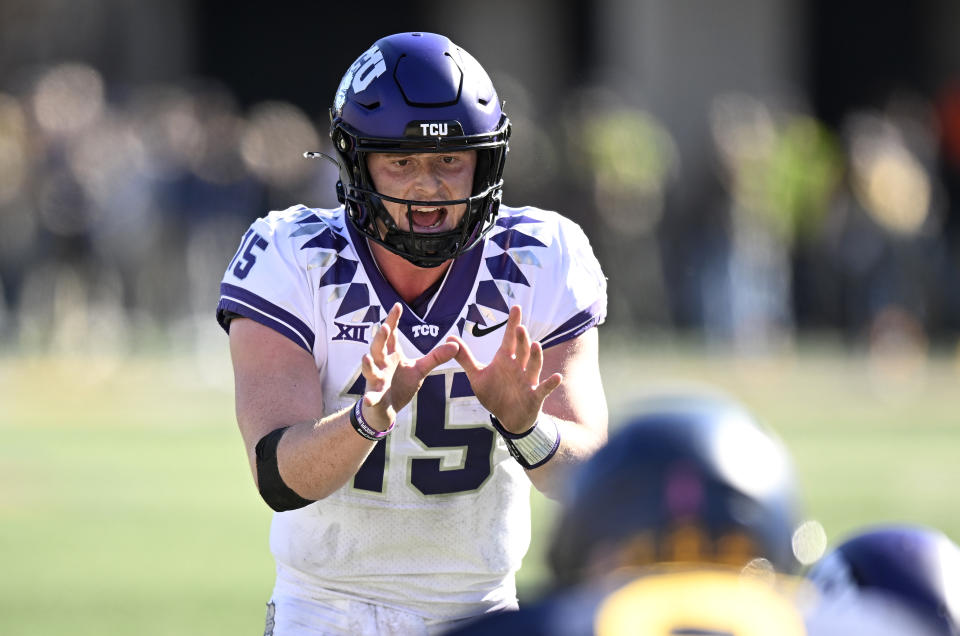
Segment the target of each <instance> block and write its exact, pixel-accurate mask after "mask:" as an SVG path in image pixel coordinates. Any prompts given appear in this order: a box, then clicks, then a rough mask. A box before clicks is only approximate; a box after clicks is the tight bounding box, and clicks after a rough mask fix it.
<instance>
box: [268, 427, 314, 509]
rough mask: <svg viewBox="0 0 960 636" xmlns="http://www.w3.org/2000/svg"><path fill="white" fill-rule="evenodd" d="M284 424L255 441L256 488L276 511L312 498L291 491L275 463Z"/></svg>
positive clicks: (308, 502) (285, 428) (303, 504)
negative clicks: (305, 497)
mask: <svg viewBox="0 0 960 636" xmlns="http://www.w3.org/2000/svg"><path fill="white" fill-rule="evenodd" d="M287 428H288V427H286V426H284V427H283V428H278V429H276V430H273V431H270V432H269V433H267V434H266V435H264V436H263V437H262V438H261V439H260V441H259V442H257V448H256V456H257V489H258V490H259V491H260V496H261V497H263V500H264V501H265V502H267V505H268V506H270V507H271V508H273V509H274V510H276V511H277V512H285V511H287V510H296V509H298V508H303V507H304V506H309V505H310V504H312V503H313V502H314V500H312V499H304V498H303V497H301V496H300V495H298V494H297V493H295V492H294V491H293V489H292V488H290V486H288V485H287V484H286V483H285V482H284V481H283V477H281V476H280V467H279V466H278V465H277V445H278V444H280V438H281V437H283V434H284V433H286V432H287Z"/></svg>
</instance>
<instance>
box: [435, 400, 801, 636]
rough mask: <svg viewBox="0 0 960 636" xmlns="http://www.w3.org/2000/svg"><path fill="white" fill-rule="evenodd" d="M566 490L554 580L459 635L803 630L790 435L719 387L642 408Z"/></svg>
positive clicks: (552, 560)
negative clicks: (789, 576) (796, 583)
mask: <svg viewBox="0 0 960 636" xmlns="http://www.w3.org/2000/svg"><path fill="white" fill-rule="evenodd" d="M627 413H628V414H627V417H626V418H625V419H624V420H623V421H622V423H621V424H620V425H618V426H616V427H615V428H614V432H613V434H612V435H611V436H610V440H609V442H608V443H607V444H606V446H605V447H603V448H602V449H601V450H600V451H599V452H598V453H597V454H595V455H594V456H593V457H592V458H591V459H590V460H589V461H588V462H586V463H585V464H584V465H583V466H582V469H581V470H578V471H577V473H576V474H575V477H574V479H573V480H572V483H571V488H570V490H569V493H568V494H567V495H566V496H565V497H564V498H563V505H562V508H561V511H560V513H559V515H558V518H557V522H556V525H555V529H554V534H553V538H552V541H551V545H550V548H549V552H548V562H549V565H550V568H551V570H552V573H553V577H554V582H555V583H556V588H557V589H555V590H553V591H552V593H550V594H548V595H547V596H546V598H545V599H543V600H542V601H540V602H538V603H535V604H533V605H531V606H527V607H524V608H521V609H520V611H518V612H503V613H500V614H497V615H494V616H489V617H484V618H481V619H479V620H477V621H475V622H473V623H471V624H468V625H466V626H464V627H462V628H460V630H459V631H456V632H454V633H457V634H460V635H467V634H502V633H518V634H519V633H522V634H530V635H541V634H542V635H547V634H549V635H551V636H574V635H576V636H580V635H592V634H645V635H650V636H661V635H663V636H666V635H669V634H737V635H738V636H752V635H769V634H777V635H778V636H791V635H794V634H805V633H806V631H805V625H804V617H803V614H802V610H801V609H800V608H799V606H798V605H797V604H796V603H795V601H794V596H793V592H792V590H788V589H785V587H784V583H783V582H782V581H781V575H782V574H785V573H789V572H794V571H796V570H797V569H798V568H799V563H798V561H797V558H796V556H795V554H794V548H793V543H794V535H795V533H796V531H797V529H798V528H799V527H800V526H801V523H800V521H801V517H800V507H799V503H798V492H797V487H796V481H795V478H794V473H793V468H792V463H791V460H790V458H789V456H788V454H787V452H786V450H785V448H784V446H783V444H782V443H781V442H780V441H779V440H778V439H777V438H776V437H775V436H774V435H773V434H772V433H771V432H770V431H768V430H766V429H765V428H763V427H761V426H760V425H759V424H758V423H757V422H756V421H755V420H754V419H753V418H752V417H751V416H750V414H749V413H748V412H747V411H746V410H744V409H743V408H742V407H740V406H739V405H737V404H736V403H735V402H733V401H731V400H728V399H726V398H724V397H722V396H714V395H702V394H699V393H698V394H678V395H671V396H663V397H657V398H649V399H646V400H644V401H642V402H641V403H639V404H637V405H635V406H633V407H631V408H630V409H628V411H627Z"/></svg>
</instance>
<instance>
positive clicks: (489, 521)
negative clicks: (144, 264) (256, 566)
mask: <svg viewBox="0 0 960 636" xmlns="http://www.w3.org/2000/svg"><path fill="white" fill-rule="evenodd" d="M330 118H331V124H330V136H331V140H332V142H333V147H334V149H335V151H336V161H337V163H339V166H340V179H339V182H338V183H337V193H338V196H339V199H340V202H341V203H342V205H341V206H340V207H339V208H336V209H330V210H327V209H313V208H309V207H306V206H303V205H297V206H294V207H291V208H289V209H287V210H284V211H278V212H271V213H270V214H268V215H267V216H265V217H263V218H261V219H258V220H257V221H255V222H254V223H253V225H251V226H250V229H249V230H248V231H247V233H246V234H245V235H244V236H243V238H242V240H241V242H240V246H239V248H238V249H237V252H236V254H235V256H234V257H233V259H232V260H231V261H230V263H229V264H228V266H227V270H226V273H225V274H224V277H223V281H222V284H221V288H220V290H221V297H220V301H219V305H218V308H217V317H218V320H219V322H220V324H221V325H222V326H223V328H224V329H226V330H227V331H228V333H229V336H230V351H231V356H232V360H233V367H234V376H235V386H236V389H235V390H236V412H237V421H238V424H239V428H240V432H241V434H242V437H243V441H244V443H245V445H246V450H247V455H248V459H249V463H250V468H251V470H252V473H253V477H254V481H255V483H256V485H257V488H258V490H259V492H260V494H261V496H262V497H263V499H264V500H265V501H266V503H267V504H268V505H269V506H270V507H271V508H273V509H274V510H275V511H276V512H275V514H274V516H273V523H272V527H271V534H270V548H271V551H272V553H273V556H274V558H275V561H276V580H275V585H274V589H273V594H272V598H271V600H270V603H269V604H268V618H267V633H268V634H271V633H272V634H275V635H276V636H288V635H291V634H405V635H407V634H426V633H437V632H440V631H442V630H445V629H447V628H449V627H450V626H451V625H454V624H456V622H457V621H459V620H462V619H464V618H466V617H472V616H476V615H478V614H482V613H485V612H489V611H495V610H501V609H508V608H512V607H515V606H516V604H517V599H516V589H515V583H514V573H515V572H516V570H517V569H518V568H519V567H520V562H521V558H522V557H523V555H524V553H525V552H526V550H527V547H528V543H529V540H530V519H529V517H530V512H529V488H530V484H531V482H532V483H533V484H534V485H535V486H536V487H537V488H538V489H540V490H541V491H543V492H545V493H547V494H549V495H553V494H555V493H556V492H557V489H558V485H559V484H560V483H561V481H562V479H563V477H564V474H565V473H566V469H567V468H569V467H571V466H573V465H576V464H577V463H579V462H581V461H582V460H583V459H585V458H586V457H588V456H589V455H590V454H591V453H592V452H594V451H595V450H596V449H597V448H598V447H599V446H600V445H601V444H602V443H603V441H604V440H605V439H606V427H607V407H606V402H605V398H604V393H603V387H602V384H601V381H600V373H599V363H598V345H597V329H596V327H597V326H598V325H599V324H601V323H602V322H603V321H604V318H605V316H606V283H605V279H604V276H603V274H602V272H601V269H600V266H599V264H598V262H597V260H596V258H595V256H594V254H593V252H592V250H591V247H590V244H589V242H588V240H587V238H586V236H585V235H584V233H583V231H582V230H581V229H580V227H578V226H577V225H576V224H574V223H573V222H571V221H570V220H568V219H566V218H564V217H563V216H561V215H559V214H557V213H555V212H550V211H545V210H541V209H537V208H534V207H508V206H506V205H501V197H502V193H503V188H504V185H503V169H504V163H505V160H506V157H507V144H508V140H509V138H510V131H511V128H510V121H509V120H508V118H507V116H506V115H505V114H504V112H503V111H502V110H501V101H500V98H499V96H498V95H497V93H496V91H495V90H494V87H493V84H492V83H491V81H490V78H489V77H488V75H487V73H486V72H485V71H484V70H483V68H482V67H481V66H480V64H479V63H478V62H477V61H476V60H475V59H474V58H473V57H471V56H470V54H468V53H467V52H466V51H464V50H463V49H462V48H460V47H458V46H457V45H455V44H453V43H452V42H451V41H450V40H449V39H447V38H446V37H443V36H440V35H435V34H431V33H400V34H395V35H391V36H388V37H384V38H382V39H380V40H378V41H377V42H375V43H374V44H373V46H371V47H370V48H369V49H367V50H366V51H365V52H364V53H363V54H362V55H360V57H359V58H357V60H356V61H355V62H354V63H353V64H352V65H351V66H350V67H349V69H348V70H347V72H346V74H345V75H344V76H343V79H342V81H341V82H340V85H339V87H338V88H337V90H336V93H335V96H334V99H333V106H332V108H331V111H330Z"/></svg>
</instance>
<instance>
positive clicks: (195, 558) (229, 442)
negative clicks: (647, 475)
mask: <svg viewBox="0 0 960 636" xmlns="http://www.w3.org/2000/svg"><path fill="white" fill-rule="evenodd" d="M225 348H226V343H225V342H224V351H223V355H214V356H213V357H206V358H204V359H202V360H198V359H193V358H190V357H176V358H173V357H159V358H151V357H148V356H140V357H137V358H135V359H129V360H116V359H79V358H56V359H53V358H45V357H44V358H31V357H22V356H14V357H6V358H0V563H2V575H0V634H11V635H28V634H29V635H33V634H67V633H69V634H75V635H83V634H97V635H101V634H139V635H159V634H251V633H259V632H258V630H259V629H261V626H262V622H263V603H264V601H265V600H266V598H267V596H268V594H269V591H270V587H271V585H272V576H273V564H272V561H271V559H270V557H269V554H268V551H267V543H266V542H267V532H268V524H269V518H270V514H269V511H268V510H267V509H266V507H265V506H263V505H262V503H260V501H259V499H258V497H257V495H256V493H255V491H254V488H253V485H252V482H251V480H250V478H249V475H248V474H247V467H246V463H245V460H244V458H243V450H242V445H241V442H240V436H239V435H238V434H237V432H236V430H235V424H234V421H233V407H232V395H231V391H232V387H231V384H230V382H231V378H230V371H229V363H228V361H227V359H226V351H225ZM603 348H604V357H603V363H602V369H603V375H604V381H605V384H606V389H607V397H608V401H609V402H610V405H611V410H612V413H613V414H614V417H616V416H617V415H618V414H619V413H620V412H621V411H622V408H623V405H624V404H626V403H627V402H628V401H629V400H630V399H631V398H632V397H634V396H635V395H636V394H637V393H638V392H647V391H654V390H659V389H661V388H664V387H669V386H674V385H677V384H691V383H693V384H709V385H712V386H715V387H719V388H721V389H724V390H726V391H727V392H729V393H732V394H733V395H735V396H737V397H739V398H740V399H741V401H743V402H744V403H745V404H746V405H747V406H749V407H750V408H751V409H752V410H753V412H754V413H755V414H756V415H757V416H758V417H759V418H760V419H762V420H763V421H765V422H766V423H767V424H769V425H771V426H772V427H774V428H775V429H776V430H778V431H779V432H780V434H781V436H782V437H783V438H784V439H785V441H786V442H787V444H788V446H789V447H790V449H791V451H792V452H793V454H794V457H795V459H796V462H797V465H798V468H799V474H800V478H801V485H802V487H803V490H804V493H805V499H806V506H807V509H808V512H809V516H811V517H814V518H816V519H818V520H819V521H821V522H822V523H823V525H824V527H825V528H826V530H827V533H828V535H829V537H830V539H831V540H835V539H837V538H838V537H840V536H842V534H843V533H845V532H847V531H849V530H850V529H852V528H855V527H857V526H860V525H862V524H865V523H869V522H874V521H890V520H897V521H915V522H920V523H926V524H931V525H935V526H938V527H939V528H941V529H943V530H944V531H946V532H947V534H949V535H950V536H951V537H952V538H953V539H954V540H955V541H956V540H958V539H960V505H958V503H957V497H956V488H957V485H958V484H960V461H958V458H960V422H958V418H960V415H958V412H960V408H958V407H960V398H958V397H957V396H958V395H960V390H958V384H960V382H958V381H960V372H958V369H960V367H958V366H957V363H956V360H955V359H954V358H953V357H952V356H943V357H942V358H932V359H927V358H924V359H917V358H915V357H911V356H907V357H899V358H898V357H894V358H890V359H883V360H876V359H869V358H867V357H863V356H841V355H839V354H837V353H836V352H835V351H833V350H830V349H820V348H804V349H802V351H803V353H790V354H788V355H782V356H775V357H757V356H754V357H750V358H735V357H731V356H727V355H721V354H717V353H713V354H705V353H702V352H696V351H691V350H689V349H686V350H683V351H678V350H676V349H670V350H668V349H667V348H665V347H663V346H659V347H656V348H651V347H646V346H642V345H640V344H631V345H624V343H623V341H620V340H619V339H617V338H616V336H615V334H606V335H605V336H604V338H603ZM534 503H535V510H536V511H537V517H536V519H535V535H536V536H535V541H534V548H533V549H532V550H531V552H530V554H529V555H528V558H527V560H526V561H525V565H524V568H523V570H522V571H521V573H520V579H519V581H520V585H521V592H522V594H523V595H532V594H533V593H534V591H535V590H536V589H537V587H538V586H539V585H540V584H541V582H542V581H543V580H544V577H545V572H544V569H543V566H542V547H543V541H542V540H539V541H538V540H537V538H536V537H537V536H542V534H543V532H544V530H545V529H546V528H547V527H548V526H549V524H550V521H551V518H552V514H553V512H554V508H553V506H552V504H547V503H544V501H543V500H542V499H540V498H539V497H535V500H534Z"/></svg>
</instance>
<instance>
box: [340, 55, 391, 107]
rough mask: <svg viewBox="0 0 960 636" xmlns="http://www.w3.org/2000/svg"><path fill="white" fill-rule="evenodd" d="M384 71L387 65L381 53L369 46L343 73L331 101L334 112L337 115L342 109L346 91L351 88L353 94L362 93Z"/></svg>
mask: <svg viewBox="0 0 960 636" xmlns="http://www.w3.org/2000/svg"><path fill="white" fill-rule="evenodd" d="M386 70H387V63H386V62H384V61H383V53H382V52H381V51H380V49H379V48H378V47H377V46H376V45H373V46H371V47H370V48H369V49H367V51H366V52H364V54H363V55H361V56H360V57H358V58H357V61H356V62H354V63H353V64H352V65H351V66H350V68H348V69H347V72H346V73H344V75H343V79H342V80H340V86H338V87H337V94H336V95H335V96H334V99H333V108H334V110H335V111H337V112H338V113H339V112H340V110H341V109H342V108H343V105H344V103H345V102H346V100H347V90H349V89H350V88H353V92H354V93H355V94H356V93H360V92H363V91H364V90H366V88H367V86H369V85H370V82H372V81H373V80H375V79H377V78H378V77H380V76H381V75H383V74H384V73H385V72H386Z"/></svg>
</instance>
